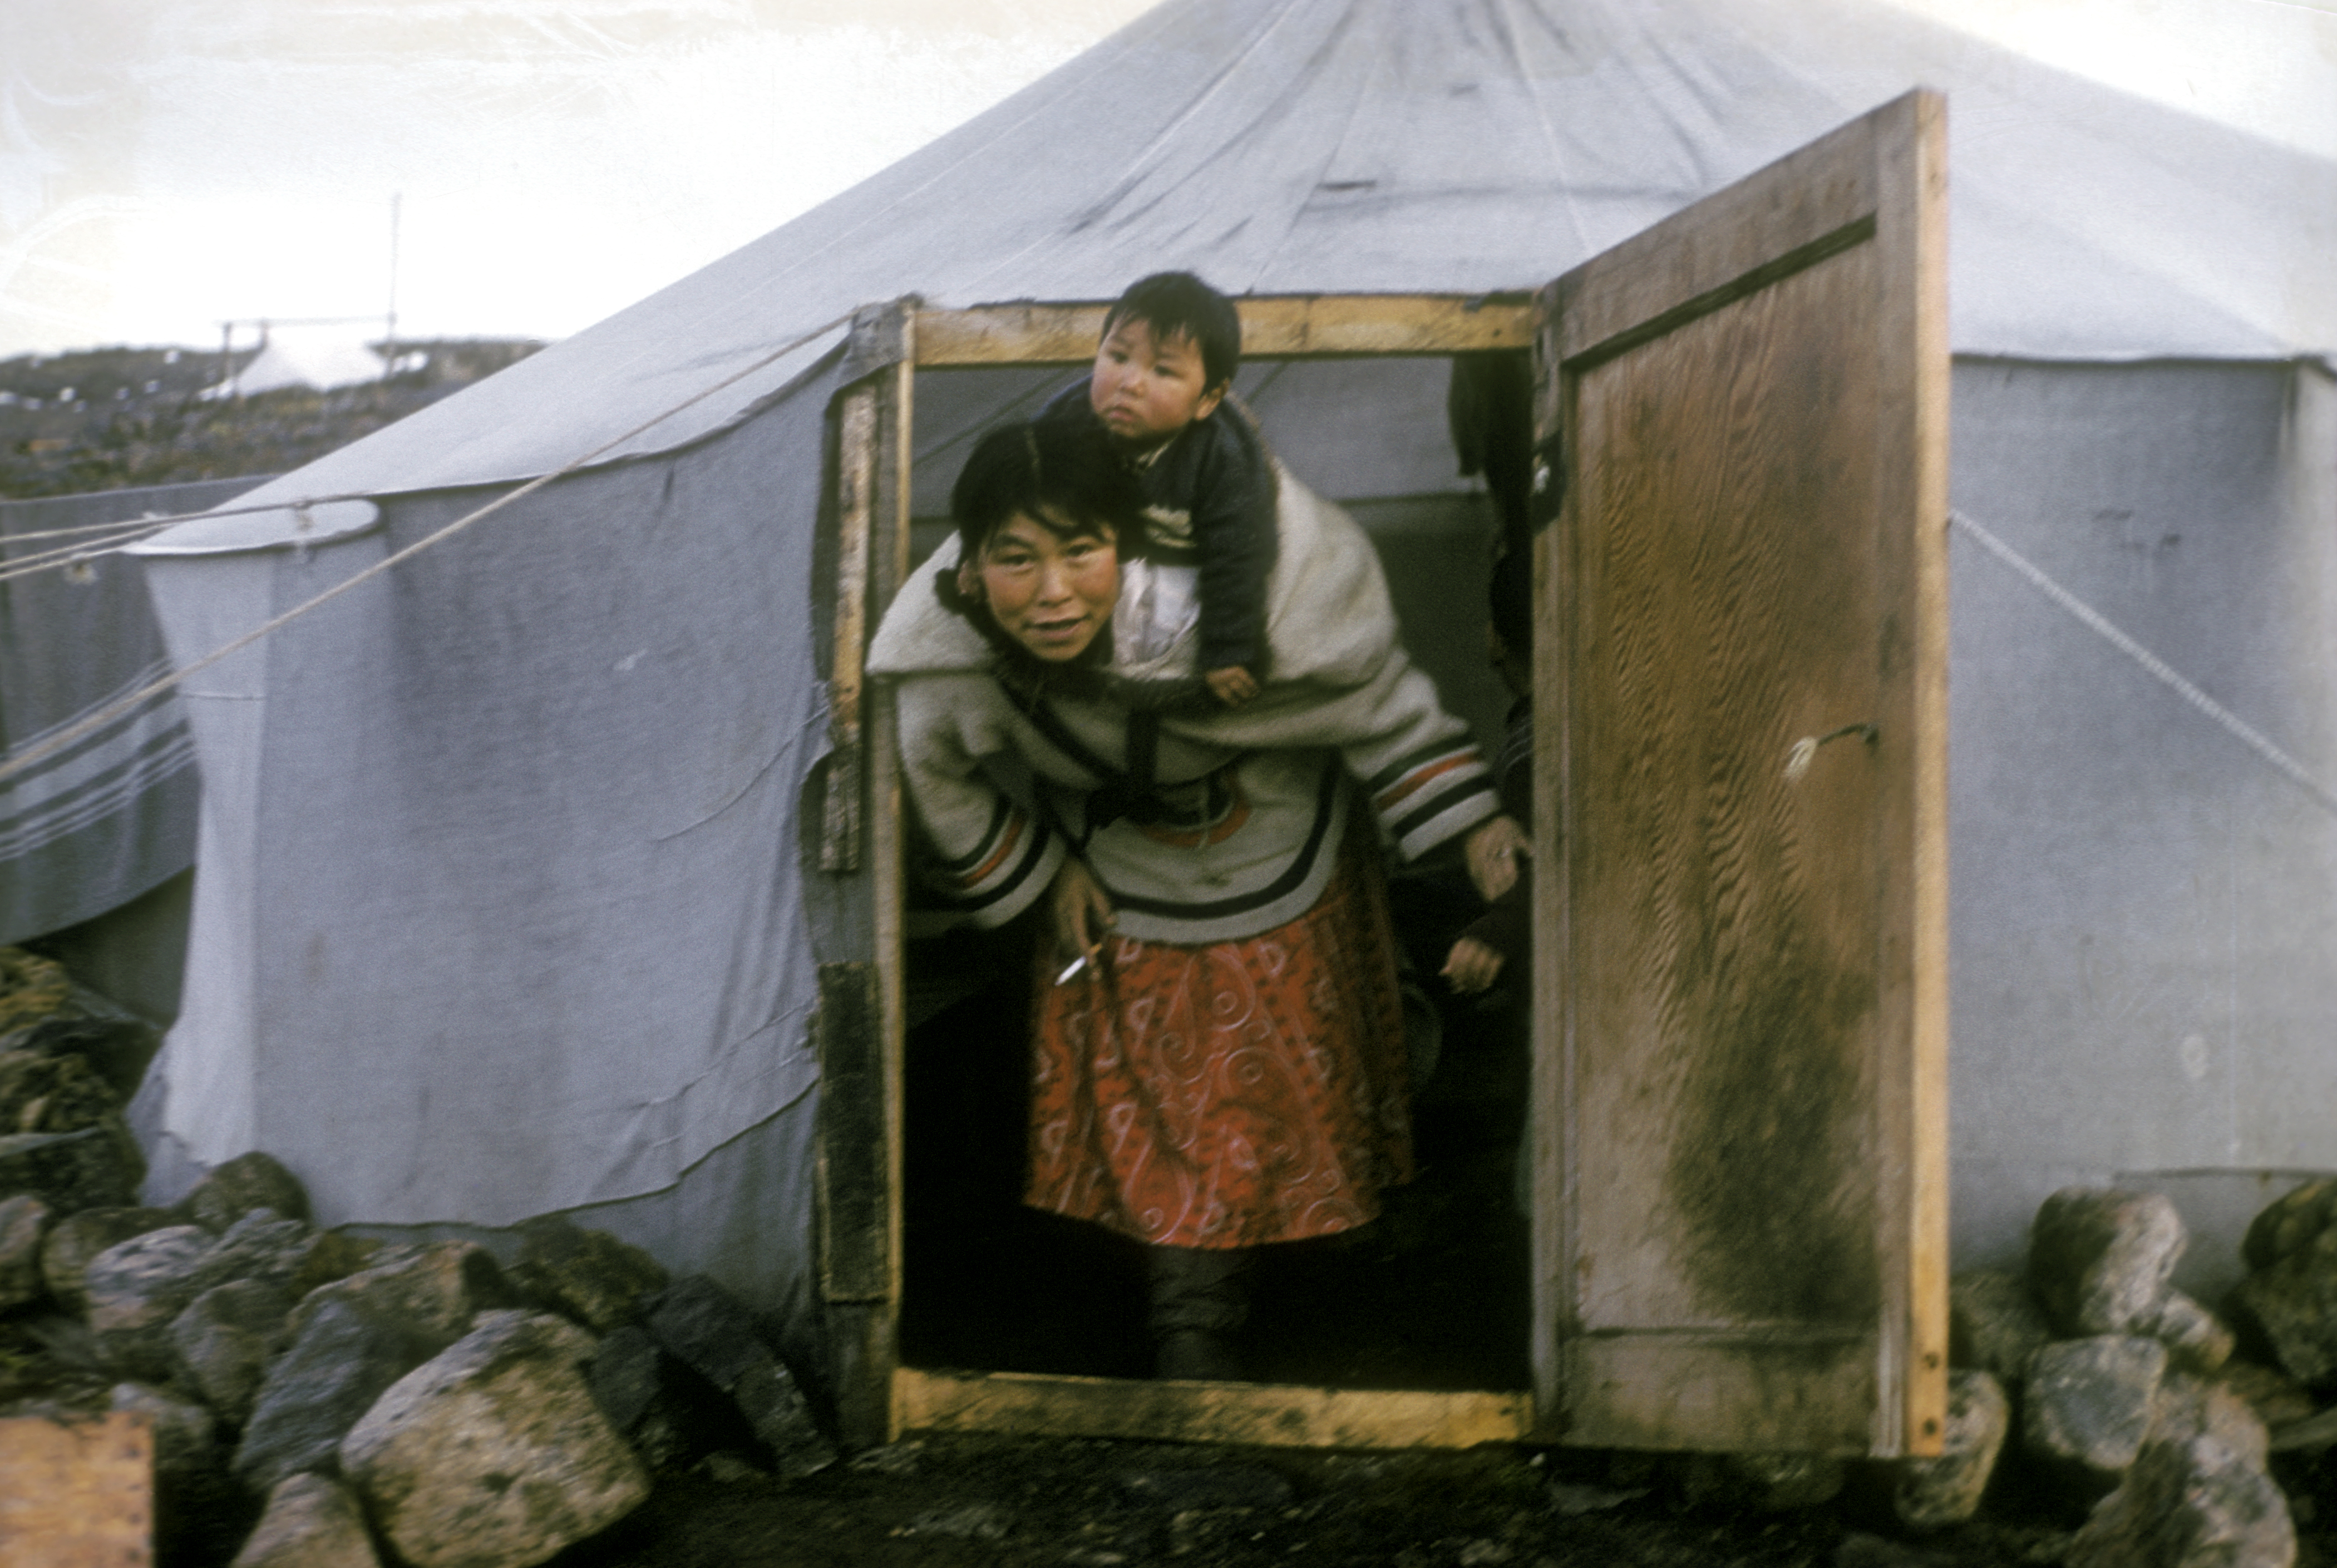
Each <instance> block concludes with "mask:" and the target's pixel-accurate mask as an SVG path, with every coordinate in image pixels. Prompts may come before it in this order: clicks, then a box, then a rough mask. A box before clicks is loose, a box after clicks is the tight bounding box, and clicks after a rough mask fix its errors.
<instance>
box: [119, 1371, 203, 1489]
mask: <svg viewBox="0 0 2337 1568" xmlns="http://www.w3.org/2000/svg"><path fill="white" fill-rule="evenodd" d="M112 1408H114V1409H116V1410H131V1411H135V1412H138V1413H139V1414H141V1415H143V1416H146V1417H147V1418H148V1419H149V1420H150V1421H152V1423H153V1426H154V1474H155V1475H156V1476H157V1477H161V1476H165V1475H184V1474H185V1473H187V1472H189V1471H191V1470H205V1471H208V1470H215V1469H217V1468H218V1467H219V1459H220V1454H219V1423H218V1422H216V1421H215V1420H213V1419H212V1418H211V1413H210V1411H209V1410H206V1409H204V1408H203V1407H202V1406H200V1405H198V1404H196V1403H195V1402H194V1401H193V1400H191V1399H181V1398H180V1397H177V1396H176V1395H173V1394H168V1393H165V1392H164V1391H163V1390H161V1389H160V1388H155V1387H150V1386H148V1385H146V1384H143V1383H117V1384H115V1385H114V1387H113V1392H112Z"/></svg>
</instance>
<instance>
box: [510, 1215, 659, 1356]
mask: <svg viewBox="0 0 2337 1568" xmlns="http://www.w3.org/2000/svg"><path fill="white" fill-rule="evenodd" d="M519 1233H520V1255H519V1261H518V1262H517V1263H515V1264H514V1265H513V1267H512V1278H513V1280H514V1281H516V1282H517V1284H518V1285H519V1287H520V1288H521V1289H523V1290H525V1291H527V1292H528V1293H529V1294H530V1295H532V1296H533V1297H535V1298H536V1299H539V1300H541V1301H542V1302H543V1304H544V1305H545V1306H547V1307H550V1308H553V1309H554V1310H556V1311H561V1312H565V1313H566V1314H568V1316H570V1317H571V1318H575V1319H576V1320H577V1321H578V1322H580V1323H582V1324H583V1325H584V1326H585V1327H586V1328H590V1329H592V1331H593V1332H594V1333H595V1334H606V1333H608V1332H609V1331H610V1330H611V1329H613V1328H621V1327H623V1326H624V1325H625V1324H627V1323H632V1322H638V1321H639V1320H640V1318H641V1316H642V1314H643V1313H644V1312H645V1311H646V1309H647V1307H648V1302H649V1299H650V1297H652V1296H655V1295H656V1294H657V1293H658V1292H659V1291H660V1290H662V1289H665V1288H666V1283H667V1280H666V1272H665V1269H664V1268H663V1267H662V1266H661V1265H660V1264H659V1262H658V1260H657V1259H654V1258H652V1257H650V1255H649V1254H648V1253H646V1252H644V1251H642V1250H640V1248H638V1247H632V1246H628V1245H627V1244H626V1243H624V1242H622V1241H620V1240H617V1239H616V1238H615V1237H614V1236H611V1235H610V1234H609V1233H608V1232H607V1231H605V1230H580V1229H579V1228H578V1227H577V1226H575V1225H574V1224H572V1223H571V1222H570V1221H569V1220H566V1219H565V1218H563V1217H562V1216H560V1215H557V1214H547V1215H543V1216H542V1217H541V1218H538V1219H534V1220H529V1221H528V1222H527V1223H526V1224H524V1225H522V1226H521V1227H520V1228H519Z"/></svg>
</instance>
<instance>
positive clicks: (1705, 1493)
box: [1677, 1454, 1848, 1514]
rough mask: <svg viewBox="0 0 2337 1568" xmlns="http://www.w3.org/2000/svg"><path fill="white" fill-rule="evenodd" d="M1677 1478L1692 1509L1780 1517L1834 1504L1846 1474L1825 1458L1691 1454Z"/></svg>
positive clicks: (1824, 1456) (1842, 1468)
mask: <svg viewBox="0 0 2337 1568" xmlns="http://www.w3.org/2000/svg"><path fill="white" fill-rule="evenodd" d="M1677 1475H1678V1479H1679V1486H1680V1495H1681V1496H1682V1497H1683V1498H1684V1499H1685V1500H1686V1501H1687V1502H1688V1503H1689V1504H1692V1505H1696V1506H1718V1507H1724V1508H1731V1509H1742V1510H1745V1511H1748V1512H1751V1513H1755V1514H1785V1513H1791V1512H1793V1511H1794V1510H1796V1509H1802V1508H1815V1507H1818V1506H1820V1505H1822V1504H1827V1503H1831V1502H1833V1499H1834V1498H1835V1497H1836V1496H1838V1495H1841V1492H1842V1488H1843V1482H1844V1480H1845V1479H1846V1478H1847V1475H1848V1472H1847V1471H1846V1469H1845V1468H1844V1467H1843V1462H1842V1461H1841V1460H1839V1459H1835V1458H1833V1457H1831V1456H1829V1455H1824V1454H1690V1455H1685V1456H1684V1457H1683V1458H1682V1459H1681V1461H1680V1463H1679V1468H1678V1472H1677Z"/></svg>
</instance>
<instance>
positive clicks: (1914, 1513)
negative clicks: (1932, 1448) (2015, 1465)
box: [1891, 1370, 2012, 1530]
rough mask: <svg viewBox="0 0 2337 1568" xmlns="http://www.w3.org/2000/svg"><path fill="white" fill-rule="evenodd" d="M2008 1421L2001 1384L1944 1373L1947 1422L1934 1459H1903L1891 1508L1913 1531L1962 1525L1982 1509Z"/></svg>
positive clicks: (1979, 1375)
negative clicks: (1981, 1501) (1984, 1495)
mask: <svg viewBox="0 0 2337 1568" xmlns="http://www.w3.org/2000/svg"><path fill="white" fill-rule="evenodd" d="M2011 1425H2012V1403H2011V1401H2010V1400H2009V1399H2007V1398H2006V1397H2005V1395H2004V1386H2003V1385H2002V1384H2000V1383H1999V1382H1998V1381H1997V1380H1996V1378H1995V1377H1992V1376H1990V1374H1988V1373H1986V1372H1978V1371H1970V1370H1964V1371H1956V1372H1951V1373H1949V1374H1948V1424H1947V1430H1946V1432H1945V1433H1944V1435H1943V1436H1942V1438H1941V1451H1940V1453H1939V1455H1937V1456H1936V1457H1933V1458H1928V1459H1906V1460H1902V1461H1901V1462H1900V1464H1899V1466H1898V1484H1897V1485H1895V1486H1893V1487H1892V1492H1891V1508H1892V1513H1893V1514H1896V1515H1897V1516H1898V1519H1899V1522H1900V1523H1901V1524H1904V1525H1906V1526H1907V1527H1908V1528H1909V1529H1912V1530H1937V1529H1939V1528H1941V1526H1942V1525H1947V1524H1962V1523H1963V1522H1964V1521H1965V1520H1967V1519H1970V1517H1971V1516H1972V1515H1973V1514H1976V1513H1978V1512H1979V1511H1980V1495H1981V1494H1983V1493H1985V1492H1986V1491H1987V1490H1988V1483H1989V1477H1990V1476H1991V1475H1994V1474H1995V1473H1996V1456H1997V1455H1998V1454H1999V1453H2000V1452H2001V1451H2002V1450H2003V1447H2004V1438H2005V1434H2006V1433H2007V1432H2008V1431H2009V1429H2010V1427H2011Z"/></svg>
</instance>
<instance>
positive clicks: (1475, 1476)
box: [556, 1437, 2337, 1568]
mask: <svg viewBox="0 0 2337 1568" xmlns="http://www.w3.org/2000/svg"><path fill="white" fill-rule="evenodd" d="M719 1467H720V1465H719V1461H718V1462H717V1468H719ZM1620 1481H1635V1482H1638V1485H1618V1482H1620ZM1642 1487H1644V1488H1645V1490H1642V1489H1641V1488H1642ZM2068 1539H2069V1536H2068V1529H2067V1528H2066V1527H2056V1525H2055V1524H2053V1523H2050V1522H2047V1521H2044V1520H2041V1519H2037V1518H2024V1517H2021V1516H2020V1515H2019V1512H2018V1511H2017V1510H2010V1511H2007V1513H2006V1514H2005V1515H2004V1516H2002V1517H1999V1518H1995V1519H1989V1520H1983V1521H1982V1522H1980V1523H1976V1524H1970V1525H1967V1526H1963V1527H1961V1528H1959V1529H1956V1530H1952V1531H1948V1532H1943V1533H1941V1534H1935V1535H1931V1536H1927V1537H1924V1538H1922V1539H1921V1540H1906V1539H1900V1538H1894V1537H1893V1536H1892V1534H1889V1533H1888V1532H1887V1531H1886V1530H1885V1528H1884V1527H1883V1526H1882V1524H1880V1523H1879V1522H1878V1521H1875V1520H1873V1519H1867V1518H1863V1517H1862V1515H1861V1512H1860V1508H1859V1504H1857V1502H1856V1501H1855V1496H1854V1493H1853V1494H1846V1495H1845V1500H1844V1501H1843V1502H1840V1503H1838V1504H1833V1505H1832V1506H1829V1507H1825V1508H1820V1509H1812V1510H1806V1511H1804V1512H1800V1513H1795V1514H1772V1515H1762V1514H1747V1513H1743V1512H1731V1511H1728V1510H1726V1509H1721V1508H1713V1507H1703V1508H1698V1507H1691V1506H1689V1505H1687V1504H1685V1503H1684V1502H1683V1501H1682V1499H1681V1498H1680V1496H1679V1495H1678V1490H1677V1485H1675V1484H1674V1483H1673V1482H1672V1481H1670V1480H1667V1477H1666V1474H1665V1472H1664V1471H1663V1470H1662V1469H1661V1467H1659V1466H1657V1465H1650V1464H1646V1463H1644V1462H1643V1463H1642V1464H1640V1465H1638V1466H1637V1467H1636V1469H1634V1467H1632V1466H1631V1465H1629V1464H1628V1461H1627V1462H1624V1463H1622V1464H1619V1465H1618V1463H1617V1462H1615V1461H1614V1460H1612V1459H1610V1458H1609V1456H1606V1455H1590V1454H1579V1453H1572V1452H1568V1451H1562V1450H1561V1451H1551V1452H1546V1453H1545V1452H1536V1451H1532V1450H1522V1449H1515V1448H1496V1449H1481V1450H1477V1451H1473V1452H1470V1453H1462V1454H1450V1453H1404V1454H1394V1455H1363V1454H1324V1453H1311V1452H1294V1451H1290V1450H1279V1449H1276V1450H1259V1449H1247V1450H1246V1449H1230V1448H1202V1447H1186V1446H1166V1445H1152V1444H1136V1443H1108V1442H1060V1441H1059V1442H1034V1441H1025V1440H1019V1439H1009V1438H995V1437H949V1438H926V1439H912V1440H910V1441H908V1442H905V1443H902V1444H898V1445H895V1446H893V1447H890V1448H885V1449H879V1450H876V1451H875V1452H873V1453H869V1454H865V1455H861V1456H859V1457H858V1458H856V1459H855V1460H852V1461H849V1462H847V1463H846V1464H844V1465H838V1466H837V1467H836V1468H835V1469H834V1470H832V1471H829V1472H827V1473H826V1474H823V1475H816V1476H814V1477H812V1478H810V1479H809V1480H807V1481H801V1482H797V1483H795V1484H793V1485H779V1484H777V1483H775V1482H772V1481H770V1480H768V1479H767V1478H764V1477H762V1476H759V1475H751V1474H742V1475H736V1476H735V1477H734V1478H731V1479H727V1480H726V1479H723V1478H721V1477H720V1476H719V1475H715V1474H710V1473H707V1472H706V1471H705V1470H703V1469H701V1471H700V1472H699V1473H696V1474H692V1475H687V1476H683V1477H680V1478H677V1479H674V1480H672V1481H670V1482H668V1483H667V1484H666V1485H663V1486H662V1487H661V1488H660V1491H659V1493H658V1494H657V1495H656V1496H655V1497H653V1498H652V1499H651V1500H650V1502H649V1503H648V1504H646V1505H644V1506H643V1507H642V1508H641V1509H640V1511H639V1512H637V1513H636V1514H633V1515H632V1516H631V1518H629V1519H628V1520H626V1521H625V1522H624V1523H623V1524H620V1525H619V1526H618V1527H617V1528H616V1529H615V1530H613V1531H611V1532H610V1533H609V1534H605V1535H603V1536H601V1537H600V1538H599V1539H597V1540H595V1541H592V1542H590V1543H587V1544H584V1545H582V1546H580V1547H578V1548H576V1549H574V1550H572V1551H571V1552H570V1553H567V1554H566V1555H564V1556H562V1557H561V1558H559V1559H557V1560H556V1568H650V1565H652V1564H654V1565H656V1568H716V1565H718V1564H719V1565H722V1568H734V1565H735V1568H766V1565H768V1568H779V1565H782V1564H784V1565H786V1568H813V1565H826V1564H846V1563H849V1564H855V1565H860V1564H869V1565H875V1568H892V1565H896V1564H897V1565H902V1568H906V1565H908V1564H917V1565H919V1568H926V1565H934V1568H952V1565H956V1564H967V1565H971V1564H985V1565H989V1564H996V1565H999V1568H1116V1565H1121V1564H1127V1565H1131V1568H1133V1565H1141V1564H1150V1563H1160V1564H1177V1565H1178V1568H1264V1565H1266V1564H1269V1563H1276V1564H1288V1563H1336V1564H1342V1565H1345V1564H1355V1565H1358V1568H1364V1565H1374V1568H1375V1565H1380V1564H1385V1565H1387V1568H1494V1565H1510V1568H1772V1565H1774V1568H2013V1565H2015V1564H2049V1563H2058V1562H2059V1561H2060V1560H2061V1557H2062V1553H2064V1551H2065V1550H2066V1548H2067V1546H2068ZM2332 1546H2337V1542H2332V1541H2331V1540H2330V1539H2329V1538H2327V1537H2325V1536H2315V1537H2312V1538H2308V1540H2307V1541H2306V1542H2305V1545H2304V1550H2303V1553H2301V1555H2300V1556H2299V1558H2298V1563H2299V1564H2300V1568H2332V1565H2337V1555H2332Z"/></svg>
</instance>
